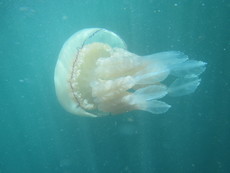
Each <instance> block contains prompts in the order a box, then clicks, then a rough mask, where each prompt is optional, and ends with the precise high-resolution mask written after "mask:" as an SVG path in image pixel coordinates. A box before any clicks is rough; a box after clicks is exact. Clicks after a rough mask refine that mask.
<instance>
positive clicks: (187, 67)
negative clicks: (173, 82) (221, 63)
mask: <svg viewBox="0 0 230 173" xmlns="http://www.w3.org/2000/svg"><path fill="white" fill-rule="evenodd" d="M205 66H206V63H205V62H203V61H196V60H188V61H185V62H183V63H180V64H177V65H175V66H173V68H172V71H171V74H172V75H174V76H176V77H190V76H199V75H200V74H201V73H203V72H204V71H205V69H206V67H205Z"/></svg>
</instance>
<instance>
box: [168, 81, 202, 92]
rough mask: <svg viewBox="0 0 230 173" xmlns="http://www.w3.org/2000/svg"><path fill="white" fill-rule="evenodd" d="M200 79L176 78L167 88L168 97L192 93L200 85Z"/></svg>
mask: <svg viewBox="0 0 230 173" xmlns="http://www.w3.org/2000/svg"><path fill="white" fill-rule="evenodd" d="M200 82H201V79H199V78H198V77H191V78H178V79H176V80H175V81H174V82H173V83H172V84H171V85H170V86H169V88H168V93H169V95H170V96H183V95H187V94H191V93H193V92H194V91H195V90H196V88H197V87H198V86H199V85H200Z"/></svg>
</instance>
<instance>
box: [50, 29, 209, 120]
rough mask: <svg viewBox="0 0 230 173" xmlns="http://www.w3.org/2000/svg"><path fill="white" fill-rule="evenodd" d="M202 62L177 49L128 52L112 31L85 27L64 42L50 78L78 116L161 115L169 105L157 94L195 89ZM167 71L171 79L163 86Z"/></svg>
mask: <svg viewBox="0 0 230 173" xmlns="http://www.w3.org/2000/svg"><path fill="white" fill-rule="evenodd" d="M205 65H206V63H204V62H202V61H195V60H189V59H188V57H187V56H186V55H185V54H183V53H182V52H178V51H169V52H161V53H156V54H152V55H148V56H138V55H136V54H134V53H131V52H128V51H127V50H126V44H125V42H124V41H123V40H122V39H121V38H120V37H119V36H117V35H116V34H115V33H113V32H111V31H108V30H106V29H101V28H89V29H84V30H81V31H79V32H77V33H75V34H74V35H73V36H71V37H70V38H69V39H68V40H67V41H66V42H65V44H64V45H63V47H62V49H61V51H60V54H59V58H58V60H57V64H56V67H55V74H54V83H55V89H56V95H57V97H58V100H59V102H60V103H61V105H62V106H63V107H64V108H65V109H66V110H67V111H68V112H70V113H73V114H76V115H83V116H91V117H100V116H106V115H111V114H112V115H115V114H121V113H124V112H128V111H133V110H143V111H147V112H150V113H153V114H160V113H164V112H167V110H168V109H169V108H170V105H168V104H167V103H165V102H163V101H160V100H159V99H161V98H163V97H165V96H167V95H171V96H181V95H186V94H190V93H192V92H194V91H195V90H196V88H197V86H198V85H199V84H200V81H201V80H200V78H199V75H200V74H201V73H202V72H203V71H204V70H205ZM168 76H173V78H174V81H173V82H172V83H171V84H168V85H166V83H167V78H168Z"/></svg>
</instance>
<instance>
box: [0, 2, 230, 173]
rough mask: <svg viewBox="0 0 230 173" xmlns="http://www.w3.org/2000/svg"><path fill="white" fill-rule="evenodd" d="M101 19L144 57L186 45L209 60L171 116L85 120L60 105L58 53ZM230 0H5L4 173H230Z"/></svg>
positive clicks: (0, 22) (0, 28)
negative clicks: (192, 90)
mask: <svg viewBox="0 0 230 173" xmlns="http://www.w3.org/2000/svg"><path fill="white" fill-rule="evenodd" d="M89 27H101V28H106V29H108V30H111V31H113V32H115V33H117V34H118V35H120V36H121V38H123V39H124V40H125V42H126V43H127V45H128V50H130V51H131V52H133V53H136V54H139V55H147V54H152V53H156V52H160V51H167V50H180V51H183V52H185V53H186V54H187V55H189V57H191V58H194V59H196V60H201V61H205V62H207V63H208V65H207V69H206V71H205V72H204V74H202V76H201V78H202V82H201V85H200V86H199V88H198V89H197V91H196V92H195V93H194V94H191V95H189V96H184V97H180V98H172V99H169V100H168V103H169V104H171V105H172V108H171V109H170V110H169V111H168V112H167V113H165V114H162V115H152V114H149V113H147V112H141V111H135V112H131V113H126V114H123V115H120V116H115V117H105V118H87V117H80V116H74V115H71V114H69V113H67V112H66V111H65V110H64V109H63V108H62V107H61V106H60V105H59V103H58V101H57V99H56V95H55V91H54V84H53V74H54V68H55V64H56V61H57V57H58V53H59V51H60V49H61V47H62V45H63V43H64V42H65V41H66V39H67V38H68V37H69V36H71V35H72V34H73V33H75V32H76V31H78V30H80V29H83V28H89ZM229 28H230V2H229V1H228V0H199V1H198V0H194V1H191V0H181V1H176V0H161V1H160V0H146V1H144V0H116V1H115V0H113V1H112V0H106V1H105V0H104V1H103V0H85V1H79V0H65V1H64V0H59V1H58V0H57V1H51V0H50V1H48V0H34V1H31V0H0V172H1V173H31V172H33V173H78V172H79V173H229V172H230V165H229V163H230V111H229V106H230V71H229V67H230V34H229Z"/></svg>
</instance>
